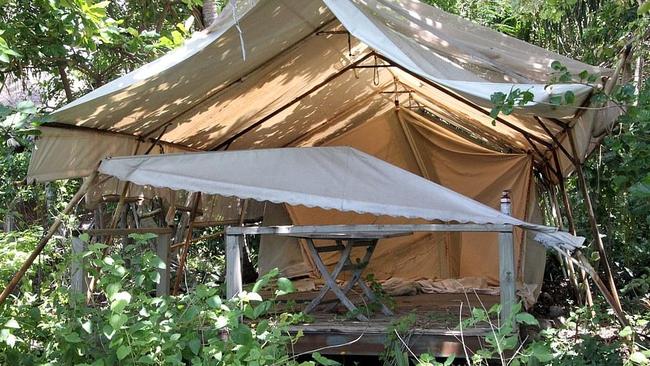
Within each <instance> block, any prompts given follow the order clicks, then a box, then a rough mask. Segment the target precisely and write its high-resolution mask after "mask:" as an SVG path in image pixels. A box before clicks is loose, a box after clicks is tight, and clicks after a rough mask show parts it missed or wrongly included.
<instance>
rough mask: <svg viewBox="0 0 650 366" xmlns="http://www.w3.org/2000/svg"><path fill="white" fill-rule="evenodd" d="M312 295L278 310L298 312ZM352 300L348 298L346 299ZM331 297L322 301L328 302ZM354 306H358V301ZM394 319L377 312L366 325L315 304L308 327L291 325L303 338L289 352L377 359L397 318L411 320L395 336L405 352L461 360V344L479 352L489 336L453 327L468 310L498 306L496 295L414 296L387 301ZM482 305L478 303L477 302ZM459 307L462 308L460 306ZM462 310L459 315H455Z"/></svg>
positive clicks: (486, 330)
mask: <svg viewBox="0 0 650 366" xmlns="http://www.w3.org/2000/svg"><path fill="white" fill-rule="evenodd" d="M315 294H316V292H300V293H295V294H291V295H289V296H287V297H285V298H283V299H282V300H283V301H284V300H286V301H287V302H286V303H285V305H284V306H286V309H287V310H292V311H299V310H301V309H302V308H304V306H305V305H306V304H307V303H308V302H309V301H310V300H311V298H313V297H314V296H315ZM351 298H352V299H353V300H354V297H353V296H351ZM333 299H334V298H333V297H332V296H328V297H326V301H327V300H333ZM356 300H357V302H356V303H357V305H363V304H362V303H360V302H358V300H359V299H358V298H357V299H356ZM392 301H393V304H392V309H393V311H394V312H395V316H393V317H387V316H385V315H383V314H381V312H379V311H377V312H374V313H372V314H369V318H370V321H368V322H361V321H357V320H356V319H352V318H353V317H351V316H350V314H347V313H346V312H345V310H346V309H345V308H343V306H341V305H339V306H337V308H336V309H334V310H333V311H331V312H324V311H323V308H324V306H323V305H321V306H319V307H318V308H317V309H316V311H314V312H313V313H311V314H310V317H311V318H312V319H310V321H309V323H305V324H300V325H297V326H294V327H292V329H291V331H292V332H293V333H297V332H299V331H300V332H302V334H303V337H302V338H300V340H299V341H298V343H297V344H295V345H294V350H293V351H294V353H296V354H299V353H303V352H313V351H315V350H318V351H319V352H320V353H322V354H329V355H343V354H347V355H368V356H373V355H378V354H380V353H381V352H382V351H383V350H384V346H385V344H386V341H387V334H388V333H393V332H394V331H393V329H394V324H395V323H396V322H398V321H399V320H400V319H405V318H406V317H407V316H410V317H411V320H412V321H411V324H412V325H411V326H410V327H409V329H408V330H407V331H404V332H401V333H400V336H401V337H403V339H404V342H406V343H407V344H408V346H409V348H410V349H411V350H412V351H413V352H414V353H416V354H421V353H425V352H427V353H430V354H432V355H436V356H440V357H445V356H448V355H451V354H456V355H457V356H458V357H462V356H464V353H465V352H464V349H463V343H464V344H465V346H466V347H468V348H469V349H470V350H476V349H479V348H480V344H481V339H482V337H484V336H485V335H486V334H488V333H489V332H490V327H489V325H488V324H485V325H484V326H481V327H475V328H470V329H464V330H463V332H462V334H461V332H460V330H459V328H458V325H459V320H460V319H461V317H462V318H463V319H466V318H467V317H469V314H470V313H471V309H472V308H473V307H481V306H485V308H487V309H489V308H490V307H491V306H492V305H494V304H496V303H498V302H499V297H498V296H492V295H479V297H478V298H477V295H475V294H468V295H467V296H465V295H464V294H418V295H413V296H397V297H393V298H392ZM481 303H482V304H481ZM461 305H462V308H461ZM461 309H462V313H461Z"/></svg>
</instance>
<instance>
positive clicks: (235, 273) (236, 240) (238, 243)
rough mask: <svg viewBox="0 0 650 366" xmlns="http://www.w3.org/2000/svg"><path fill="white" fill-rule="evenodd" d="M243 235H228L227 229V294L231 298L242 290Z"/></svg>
mask: <svg viewBox="0 0 650 366" xmlns="http://www.w3.org/2000/svg"><path fill="white" fill-rule="evenodd" d="M241 239H242V236H241V235H227V231H226V296H227V297H228V298H229V299H231V298H233V297H235V296H237V294H239V293H240V292H241V291H242V275H241V250H242V240H241Z"/></svg>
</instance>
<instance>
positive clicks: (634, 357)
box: [630, 352, 649, 365]
mask: <svg viewBox="0 0 650 366" xmlns="http://www.w3.org/2000/svg"><path fill="white" fill-rule="evenodd" d="M630 361H632V362H634V363H636V364H639V365H647V364H648V361H649V360H648V358H647V357H646V356H645V355H644V354H643V353H641V352H634V353H632V354H631V355H630Z"/></svg>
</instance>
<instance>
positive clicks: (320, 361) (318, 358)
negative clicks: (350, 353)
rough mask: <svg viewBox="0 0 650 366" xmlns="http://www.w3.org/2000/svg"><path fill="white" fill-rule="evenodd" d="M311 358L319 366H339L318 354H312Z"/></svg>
mask: <svg viewBox="0 0 650 366" xmlns="http://www.w3.org/2000/svg"><path fill="white" fill-rule="evenodd" d="M311 357H312V358H313V359H314V361H316V362H318V364H319V365H323V366H338V365H341V363H340V362H336V361H334V360H330V359H329V358H326V357H324V356H322V355H321V354H320V353H318V352H314V353H312V354H311Z"/></svg>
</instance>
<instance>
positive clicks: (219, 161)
mask: <svg viewBox="0 0 650 366" xmlns="http://www.w3.org/2000/svg"><path fill="white" fill-rule="evenodd" d="M99 171H100V172H101V173H103V174H107V175H110V176H114V177H116V178H118V179H120V180H123V181H130V182H133V183H136V184H139V185H147V186H153V187H158V188H171V189H174V190H186V191H192V192H203V193H207V194H218V195H222V196H234V197H238V198H242V199H247V198H251V199H255V200H258V201H271V202H274V203H286V204H290V205H294V206H296V205H303V206H307V207H320V208H325V209H334V210H338V211H351V212H356V213H369V214H373V215H378V216H379V215H387V216H393V217H405V218H419V219H425V220H439V221H444V222H459V223H467V222H472V223H477V224H510V225H516V226H520V227H523V228H526V229H529V230H534V231H537V232H539V235H538V236H539V238H538V240H540V241H542V242H543V243H545V244H546V245H549V246H564V247H565V248H571V249H572V248H574V247H576V246H580V245H581V243H582V241H583V240H584V239H582V238H576V237H573V236H570V235H568V234H566V233H562V232H558V231H557V229H555V228H550V227H545V226H540V225H534V224H528V223H525V222H523V221H520V220H517V219H515V218H513V217H511V216H509V215H505V214H503V213H501V212H499V211H497V210H495V209H493V208H491V207H489V206H486V205H484V204H482V203H479V202H477V201H475V200H472V199H471V198H468V197H466V196H463V195H461V194H460V193H456V192H454V191H452V190H450V189H448V188H445V187H443V186H441V185H438V184H436V183H434V182H431V181H429V180H427V179H424V178H422V177H420V176H417V175H415V174H413V173H410V172H408V171H406V170H403V169H401V168H398V167H396V166H394V165H391V164H389V163H387V162H384V161H382V160H380V159H377V158H375V157H373V156H371V155H368V154H365V153H362V152H360V151H358V150H356V149H353V148H349V147H318V148H285V149H258V150H244V151H228V152H209V153H188V154H168V155H157V156H152V155H141V156H133V157H118V158H111V159H106V160H103V161H102V163H101V164H100V166H99ZM396 187H399V189H396Z"/></svg>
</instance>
